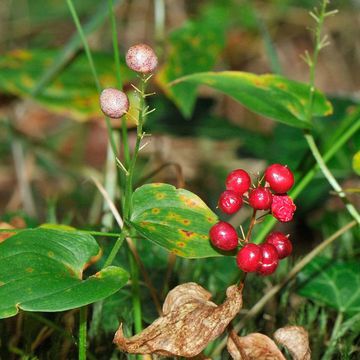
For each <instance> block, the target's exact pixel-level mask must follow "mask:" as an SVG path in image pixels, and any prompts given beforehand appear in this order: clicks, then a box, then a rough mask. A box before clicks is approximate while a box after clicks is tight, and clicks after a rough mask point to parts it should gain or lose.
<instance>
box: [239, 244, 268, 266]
mask: <svg viewBox="0 0 360 360" xmlns="http://www.w3.org/2000/svg"><path fill="white" fill-rule="evenodd" d="M261 260H262V251H261V248H260V246H259V245H256V244H252V243H250V244H246V245H245V246H244V247H243V248H242V249H241V250H240V251H239V252H238V253H237V255H236V264H237V266H238V267H239V268H240V269H241V270H242V271H244V272H254V271H257V270H258V269H259V267H260V265H261Z"/></svg>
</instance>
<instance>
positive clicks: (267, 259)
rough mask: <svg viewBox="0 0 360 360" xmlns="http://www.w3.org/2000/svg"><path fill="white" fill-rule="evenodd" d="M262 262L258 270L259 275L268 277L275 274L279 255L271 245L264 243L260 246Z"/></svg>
mask: <svg viewBox="0 0 360 360" xmlns="http://www.w3.org/2000/svg"><path fill="white" fill-rule="evenodd" d="M260 248H261V253H262V260H261V264H260V267H259V269H258V270H257V271H258V273H259V274H260V275H264V276H265V275H270V274H272V273H273V272H275V270H276V268H277V266H278V264H279V255H278V253H277V251H276V248H275V246H274V245H272V244H268V243H264V244H261V245H260Z"/></svg>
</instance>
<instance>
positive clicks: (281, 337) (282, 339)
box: [274, 326, 311, 360]
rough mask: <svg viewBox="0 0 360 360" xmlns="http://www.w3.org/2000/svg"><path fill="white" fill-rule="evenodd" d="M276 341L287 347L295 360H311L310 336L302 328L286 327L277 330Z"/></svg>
mask: <svg viewBox="0 0 360 360" xmlns="http://www.w3.org/2000/svg"><path fill="white" fill-rule="evenodd" d="M274 339H275V340H276V342H278V343H279V344H281V345H283V346H285V347H286V348H287V349H288V350H289V352H290V354H291V356H292V357H293V359H294V360H310V359H311V350H310V346H309V335H308V333H307V331H306V330H305V329H304V328H303V327H301V326H285V327H283V328H280V329H277V330H276V331H275V333H274Z"/></svg>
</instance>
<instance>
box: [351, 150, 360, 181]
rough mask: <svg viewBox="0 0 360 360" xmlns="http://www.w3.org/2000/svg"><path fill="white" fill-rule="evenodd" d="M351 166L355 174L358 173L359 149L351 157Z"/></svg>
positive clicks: (359, 165) (359, 171)
mask: <svg viewBox="0 0 360 360" xmlns="http://www.w3.org/2000/svg"><path fill="white" fill-rule="evenodd" d="M352 167H353V169H354V171H355V172H356V174H358V175H360V150H359V151H358V152H357V153H356V154H355V155H354V157H353V160H352Z"/></svg>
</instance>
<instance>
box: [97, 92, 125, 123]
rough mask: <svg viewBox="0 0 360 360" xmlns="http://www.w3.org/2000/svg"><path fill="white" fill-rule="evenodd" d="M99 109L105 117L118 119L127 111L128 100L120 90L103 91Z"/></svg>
mask: <svg viewBox="0 0 360 360" xmlns="http://www.w3.org/2000/svg"><path fill="white" fill-rule="evenodd" d="M100 107H101V110H102V112H103V113H104V114H105V115H106V116H109V117H111V118H113V119H119V118H121V117H122V116H123V115H124V114H125V113H126V112H127V111H128V110H129V99H128V97H127V95H126V94H125V93H124V92H122V91H121V90H118V89H113V88H108V89H104V90H103V91H102V92H101V94H100Z"/></svg>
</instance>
